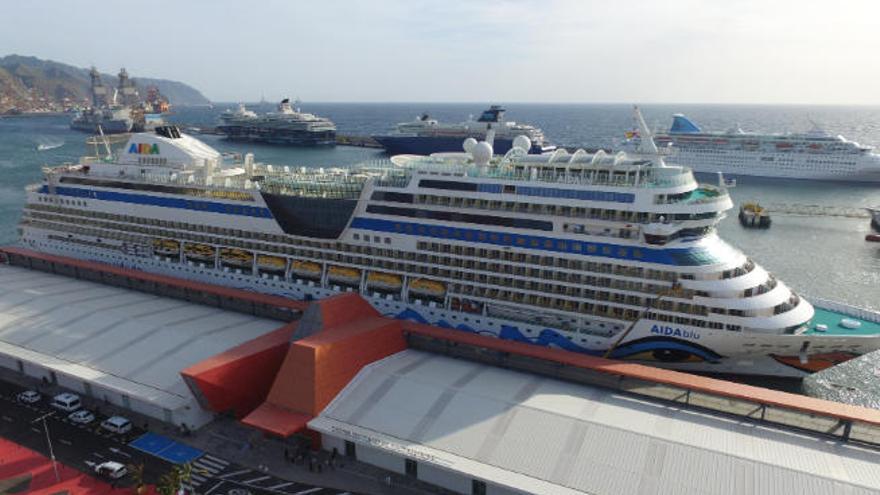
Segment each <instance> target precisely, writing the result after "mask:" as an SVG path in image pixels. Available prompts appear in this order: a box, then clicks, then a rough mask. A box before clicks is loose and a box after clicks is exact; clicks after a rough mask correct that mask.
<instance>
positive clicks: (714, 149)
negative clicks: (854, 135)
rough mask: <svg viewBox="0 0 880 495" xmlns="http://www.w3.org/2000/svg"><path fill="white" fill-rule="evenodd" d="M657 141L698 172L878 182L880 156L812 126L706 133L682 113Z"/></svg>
mask: <svg viewBox="0 0 880 495" xmlns="http://www.w3.org/2000/svg"><path fill="white" fill-rule="evenodd" d="M654 141H655V142H656V143H657V145H658V146H659V147H661V149H662V148H666V147H668V148H669V151H671V153H670V156H671V159H672V160H674V161H675V162H676V163H678V164H681V165H685V166H688V167H691V168H692V169H693V170H695V171H697V172H711V173H716V172H719V171H721V172H724V173H725V174H730V175H756V176H761V177H784V178H792V179H815V180H834V181H862V182H880V155H878V154H876V153H874V152H873V151H872V149H871V148H870V147H868V146H862V145H860V144H858V143H856V142H853V141H849V140H847V139H846V138H844V137H842V136H830V135H828V134H827V133H826V132H825V131H823V130H822V129H821V128H819V127H818V126H816V125H814V127H813V129H811V130H810V131H809V132H807V133H802V134H756V133H750V132H745V131H743V130H742V129H740V128H738V127H737V128H735V129H731V130H728V131H726V132H705V131H702V130H701V129H700V128H699V127H698V126H697V125H696V124H695V123H693V122H692V121H691V120H689V119H688V118H687V117H685V116H684V115H681V114H676V115H674V116H673V118H672V126H671V127H670V129H669V132H667V133H664V134H658V135H656V136H655V137H654Z"/></svg>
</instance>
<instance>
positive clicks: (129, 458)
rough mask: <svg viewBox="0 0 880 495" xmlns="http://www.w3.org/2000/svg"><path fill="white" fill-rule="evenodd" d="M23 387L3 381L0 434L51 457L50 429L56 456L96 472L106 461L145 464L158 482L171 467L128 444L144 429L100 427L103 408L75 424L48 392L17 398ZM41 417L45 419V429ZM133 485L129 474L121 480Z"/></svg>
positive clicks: (150, 476)
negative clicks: (28, 401) (54, 405)
mask: <svg viewBox="0 0 880 495" xmlns="http://www.w3.org/2000/svg"><path fill="white" fill-rule="evenodd" d="M24 390H26V389H25V388H24V387H21V386H19V385H16V384H12V383H9V382H5V381H0V404H2V407H0V411H2V412H0V436H2V437H4V438H7V439H9V440H11V441H13V442H15V443H17V444H20V445H23V446H25V447H27V448H29V449H31V450H35V451H37V452H40V453H42V454H44V455H47V456H48V455H49V443H48V441H47V435H46V430H48V437H49V439H51V442H52V451H53V452H54V454H55V457H56V459H57V460H58V461H59V462H62V463H64V464H66V465H68V466H70V467H72V468H75V469H78V470H80V471H83V472H87V473H93V472H94V466H96V465H98V464H100V463H102V462H105V461H116V462H120V463H122V464H134V465H138V464H143V465H144V479H145V481H146V482H148V483H155V482H156V481H157V480H158V479H159V477H160V476H162V475H163V474H165V473H167V472H168V471H169V470H170V468H171V466H172V464H171V463H170V462H167V461H165V460H162V459H159V458H157V457H154V456H150V455H147V454H146V453H144V452H141V451H139V450H137V449H134V448H132V447H130V446H129V445H128V443H129V442H131V441H132V440H134V439H135V438H137V437H139V436H141V435H143V433H144V431H143V429H141V428H137V427H135V428H132V430H131V431H129V432H128V433H126V434H122V435H119V434H115V433H111V432H109V431H107V430H105V429H103V428H101V427H100V422H101V421H103V420H104V419H106V417H107V415H106V414H103V413H102V412H101V411H100V407H95V408H91V410H92V411H93V412H94V413H95V416H96V418H95V420H94V421H92V422H91V423H89V424H80V423H76V422H74V421H72V420H70V419H69V418H68V413H62V412H60V411H58V410H55V409H53V408H52V407H51V406H50V405H49V402H50V401H51V396H48V397H47V396H46V394H42V395H43V397H42V399H41V400H40V401H39V402H36V403H33V404H26V403H23V402H20V401H18V400H17V399H16V397H17V396H18V394H19V393H20V392H22V391H24ZM88 405H89V404H86V407H88ZM40 418H45V428H44V425H43V421H42V420H40ZM130 484H131V478H130V477H126V478H123V479H122V480H120V481H119V482H118V485H120V486H129V485H130Z"/></svg>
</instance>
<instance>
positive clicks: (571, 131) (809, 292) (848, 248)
mask: <svg viewBox="0 0 880 495" xmlns="http://www.w3.org/2000/svg"><path fill="white" fill-rule="evenodd" d="M225 108H228V106H223V105H220V106H217V107H215V108H214V109H208V108H181V109H176V110H175V114H174V115H173V116H171V118H170V119H171V120H172V121H175V122H178V123H181V124H188V125H196V126H210V125H213V124H214V123H215V122H216V118H217V115H218V114H219V113H220V112H221V111H223V110H224V109H225ZM253 108H254V109H256V110H259V108H258V106H256V105H255V106H254V107H253ZM483 109H484V107H483V106H482V105H478V104H436V103H431V104H412V103H407V104H357V103H344V104H343V103H334V104H329V103H328V104H318V103H315V104H308V105H304V110H306V111H310V112H314V113H317V114H319V115H323V116H327V117H329V118H331V119H332V120H333V121H335V122H336V124H337V125H338V127H339V130H340V132H345V133H351V134H373V133H381V132H385V131H388V130H390V129H392V128H393V126H394V124H395V123H396V122H401V121H406V120H411V119H413V118H414V117H415V116H416V115H417V114H419V113H421V112H425V111H427V112H429V113H430V114H431V115H432V116H434V117H436V118H438V119H440V120H442V121H451V122H458V121H461V120H464V119H466V118H467V117H468V115H472V114H473V115H477V114H479V113H480V111H481V110H483ZM507 109H508V118H511V119H514V120H518V121H521V122H526V123H531V124H535V125H538V126H540V127H541V128H543V129H544V132H545V134H546V135H547V137H548V138H549V139H550V140H551V141H552V142H554V143H556V144H562V145H570V146H585V147H611V146H613V145H614V144H615V143H616V142H617V140H618V139H619V138H620V137H621V135H622V133H623V131H624V130H626V129H629V128H631V127H632V118H631V108H630V107H629V106H628V105H592V104H580V105H546V104H516V105H509V106H508V107H507ZM264 110H268V108H265V109H264ZM642 111H643V113H644V115H645V118H646V120H647V122H648V124H649V126H651V127H654V128H657V129H661V128H666V127H667V126H668V125H669V122H670V120H671V119H670V116H671V114H673V113H675V112H682V113H685V114H686V115H688V116H689V117H691V118H692V119H693V120H694V121H696V122H697V123H699V124H700V125H702V127H703V128H704V129H707V130H724V129H727V128H730V127H734V126H736V125H737V124H738V125H740V126H741V127H742V128H744V129H746V130H754V131H766V132H783V131H806V130H808V129H809V128H810V127H811V126H812V124H811V121H814V122H817V123H819V124H821V125H822V126H823V127H824V128H825V129H826V130H827V131H828V132H829V133H831V134H841V135H843V136H846V137H847V138H849V139H853V140H856V141H858V142H861V143H863V144H872V145H880V107H831V106H821V107H806V106H720V105H676V106H667V105H645V106H643V107H642ZM84 138H85V136H84V135H83V134H80V133H77V132H73V131H70V130H69V129H68V119H67V118H65V117H15V118H2V119H0V174H2V180H0V244H8V243H13V242H15V240H16V237H17V233H16V223H17V222H18V218H19V215H20V212H21V207H22V203H23V202H24V192H23V188H24V186H25V185H26V184H29V183H32V182H37V181H39V179H40V168H41V167H42V166H43V165H52V164H58V163H60V162H63V161H75V160H77V159H78V157H79V156H81V155H82V154H84V153H85V152H86V146H85V144H84ZM203 139H204V140H205V141H207V142H208V143H209V144H210V145H212V146H215V147H216V148H218V149H220V150H223V151H241V152H248V151H250V152H253V153H255V155H256V157H257V159H258V160H259V161H263V162H267V163H273V164H279V165H294V166H297V165H298V166H340V165H342V166H344V165H350V164H354V163H357V162H360V161H363V160H368V159H373V158H380V157H382V154H381V152H378V151H376V150H370V149H361V148H345V147H337V148H335V149H319V150H314V149H313V150H308V149H294V148H282V147H273V146H260V145H242V144H234V143H226V142H224V141H221V140H219V139H218V138H216V137H213V136H203ZM40 144H44V145H48V146H54V145H61V146H60V147H57V148H54V149H49V150H43V151H39V150H37V147H38V145H40ZM705 179H706V180H707V181H710V180H714V178H712V177H706V178H705ZM731 194H732V196H733V199H734V202H735V203H739V202H741V201H748V200H758V201H761V202H763V203H798V204H817V205H829V206H848V207H858V206H868V205H880V185H859V184H841V183H837V184H835V183H819V182H809V181H783V180H768V179H757V178H740V179H739V181H738V184H737V187H735V188H734V189H732V190H731ZM869 230H870V228H869V225H868V220H866V219H849V218H836V217H834V218H833V217H792V216H780V215H776V216H775V217H774V218H773V226H772V228H770V229H769V230H746V229H743V228H742V227H740V225H739V224H738V223H737V221H736V212H735V210H733V211H731V212H730V216H729V217H728V218H726V219H725V220H724V221H723V222H722V223H721V225H720V232H721V235H722V237H724V238H725V239H727V241H728V242H730V243H732V244H734V245H736V246H737V247H739V248H740V249H742V250H744V251H745V252H746V253H748V254H749V255H750V256H751V257H752V258H753V259H754V260H756V261H757V262H758V263H760V264H762V265H763V266H764V267H766V268H767V269H769V270H770V271H772V272H773V273H775V274H776V275H777V276H778V277H779V278H780V279H782V280H783V281H785V283H786V284H788V285H789V286H791V287H793V288H794V289H795V290H797V291H798V292H800V293H802V294H804V295H806V296H813V297H822V298H826V299H833V300H840V301H845V302H847V303H850V304H855V305H859V306H864V307H869V308H872V309H876V310H880V244H871V243H867V242H865V241H864V237H865V234H866V233H868V231H869Z"/></svg>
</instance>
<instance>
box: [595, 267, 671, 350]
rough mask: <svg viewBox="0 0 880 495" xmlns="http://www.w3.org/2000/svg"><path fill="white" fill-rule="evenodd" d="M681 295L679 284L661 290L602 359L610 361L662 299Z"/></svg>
mask: <svg viewBox="0 0 880 495" xmlns="http://www.w3.org/2000/svg"><path fill="white" fill-rule="evenodd" d="M681 293H682V288H681V286H680V285H678V284H677V283H673V284H672V287H669V288H666V289H663V290H661V291H660V292H658V293H657V297H655V298H654V299H649V300H648V304H646V305H645V309H643V310H642V313H641V314H640V315H639V317H638V318H636V319H635V320H633V322H632V323H631V324H630V325H629V327H627V329H626V330H624V331H623V332H621V334H620V337H618V338H617V340H616V341H615V342H614V344H612V345H611V347H609V348H608V350H607V351H605V354H603V355H602V357H603V358H605V359H610V358H611V353H612V352H614V349H617V346H619V345H620V343H621V342H623V339H625V338H626V336H627V335H629V333H630V332H631V331H632V329H633V328H635V326H636V323H638V322H639V321H641V319H642V318H644V317H645V315H646V314H648V311H650V310H651V309H653V308H654V305H655V304H657V302H658V301H660V299H662V298H664V297H666V296H678V295H681Z"/></svg>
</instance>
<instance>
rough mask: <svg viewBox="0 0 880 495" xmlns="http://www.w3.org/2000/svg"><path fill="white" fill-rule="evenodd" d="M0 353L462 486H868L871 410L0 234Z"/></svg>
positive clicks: (110, 395)
mask: <svg viewBox="0 0 880 495" xmlns="http://www.w3.org/2000/svg"><path fill="white" fill-rule="evenodd" d="M2 253H3V258H4V260H5V261H6V262H7V264H5V265H0V280H2V281H3V282H4V284H2V287H3V289H2V290H3V291H4V294H3V296H2V297H0V366H3V367H5V368H9V369H11V370H17V371H18V372H21V373H24V374H26V375H29V376H33V377H37V378H40V379H46V380H51V381H56V382H57V383H58V384H60V385H63V386H65V387H67V388H70V389H71V390H74V391H77V392H79V393H81V394H85V395H88V396H91V397H94V398H99V399H103V400H107V401H109V402H113V403H114V404H117V405H121V406H123V407H127V408H130V409H133V410H136V411H138V412H140V413H143V414H147V415H150V416H152V417H155V418H157V419H159V420H162V421H168V422H170V423H174V424H180V423H182V422H183V423H186V424H188V425H190V426H192V427H198V426H200V425H203V424H205V423H206V422H208V421H210V420H211V419H212V418H213V417H215V415H218V414H234V415H235V416H236V417H238V418H239V419H240V421H241V422H242V423H243V424H245V425H248V426H249V427H252V428H255V429H257V430H260V431H262V432H264V434H266V435H272V436H277V437H281V438H287V437H290V436H292V435H295V434H307V435H309V436H311V437H312V438H313V439H314V444H315V446H316V447H318V446H320V448H323V449H326V450H330V451H333V450H335V451H336V452H337V453H338V454H339V455H343V456H349V457H354V458H356V459H358V460H359V461H361V462H365V463H369V464H372V465H375V466H378V467H380V468H382V469H385V470H388V471H392V472H397V473H401V474H404V475H407V476H411V477H414V478H417V479H419V480H422V481H424V482H427V483H431V484H433V485H436V486H439V487H443V488H445V489H447V490H451V491H453V492H456V493H465V494H471V493H474V494H490V493H491V494H508V493H548V494H551V493H552V494H567V493H572V494H574V493H596V494H600V493H601V494H604V493H609V494H610V493H697V494H721V493H768V494H769V493H773V494H776V493H803V494H812V493H816V494H819V493H822V494H825V493H829V492H831V493H847V494H863V493H864V494H868V493H878V491H880V470H878V469H876V466H878V465H880V411H875V410H870V409H865V408H860V407H855V406H848V405H844V404H839V403H832V402H827V401H822V400H818V399H812V398H808V397H802V396H797V395H792V394H788V393H784V392H778V391H773V390H767V389H762V388H757V387H753V386H747V385H742V384H736V383H731V382H725V381H721V380H717V379H712V378H706V377H700V376H694V375H689V374H685V373H680V372H674V371H668V370H662V369H657V368H652V367H647V366H643V365H640V364H634V363H626V362H618V361H610V360H604V359H601V358H595V357H590V356H585V355H579V354H575V353H570V352H566V351H561V350H557V349H549V348H544V347H538V346H531V345H528V344H524V343H518V342H510V341H502V340H497V339H492V338H488V337H482V336H479V335H475V334H470V333H467V332H462V331H454V330H450V329H442V328H436V327H430V326H427V325H422V324H418V323H413V322H405V321H400V320H393V319H388V318H385V317H383V316H382V315H381V314H379V313H378V312H377V311H376V310H374V309H373V308H372V307H371V306H370V305H369V304H368V303H367V302H366V301H364V300H363V299H361V298H360V297H359V296H358V295H356V294H344V295H340V296H336V297H333V298H329V299H325V300H321V301H315V302H311V303H308V304H306V303H303V302H298V301H289V300H286V299H283V298H276V297H272V296H264V295H260V294H255V293H251V292H244V291H235V290H233V289H228V288H221V287H215V286H207V285H204V284H193V283H192V282H188V281H182V280H178V279H174V278H171V277H159V276H156V275H151V274H143V273H140V272H133V271H130V270H126V269H125V268H120V267H112V266H108V265H100V264H97V263H90V262H85V261H80V260H72V259H68V258H63V257H57V256H51V255H45V254H42V253H34V252H31V251H27V250H24V249H20V248H4V249H3V250H2Z"/></svg>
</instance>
